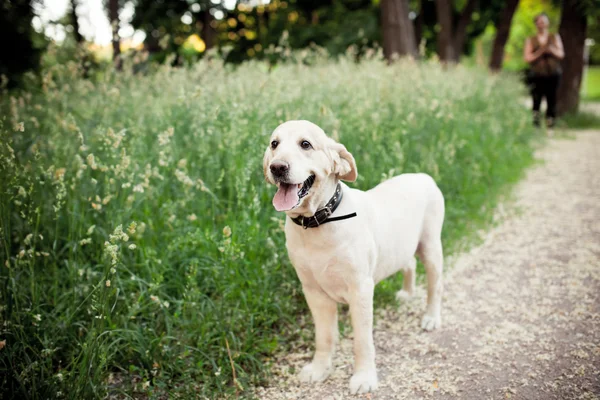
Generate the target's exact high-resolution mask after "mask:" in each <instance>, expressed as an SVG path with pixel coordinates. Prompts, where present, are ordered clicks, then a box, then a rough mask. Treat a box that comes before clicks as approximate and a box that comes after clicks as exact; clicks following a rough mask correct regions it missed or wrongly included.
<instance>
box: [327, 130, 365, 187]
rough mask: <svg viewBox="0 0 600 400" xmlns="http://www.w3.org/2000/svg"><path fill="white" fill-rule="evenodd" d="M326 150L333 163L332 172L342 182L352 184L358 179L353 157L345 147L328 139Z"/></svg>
mask: <svg viewBox="0 0 600 400" xmlns="http://www.w3.org/2000/svg"><path fill="white" fill-rule="evenodd" d="M328 150H329V156H330V158H331V160H332V163H333V172H334V173H335V174H336V175H337V176H338V178H340V179H342V180H344V181H348V182H354V181H355V180H356V178H357V177H358V170H357V169H356V162H355V161H354V157H353V156H352V154H350V152H349V151H348V150H347V149H346V146H344V145H343V144H341V143H337V142H336V141H334V140H333V139H330V141H329V146H328Z"/></svg>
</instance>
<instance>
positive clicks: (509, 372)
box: [257, 131, 600, 400]
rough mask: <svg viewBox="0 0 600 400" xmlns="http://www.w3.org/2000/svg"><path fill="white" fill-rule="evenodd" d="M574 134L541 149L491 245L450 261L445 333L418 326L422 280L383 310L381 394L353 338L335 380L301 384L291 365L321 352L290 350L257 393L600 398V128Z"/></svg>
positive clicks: (341, 349) (344, 344) (341, 352)
mask: <svg viewBox="0 0 600 400" xmlns="http://www.w3.org/2000/svg"><path fill="white" fill-rule="evenodd" d="M575 136H576V137H575V140H570V139H553V140H551V141H550V143H549V144H548V145H547V146H545V147H544V148H543V149H541V150H540V151H539V153H538V158H540V159H542V160H544V162H543V163H541V164H540V165H538V166H535V167H534V168H532V169H531V170H530V171H529V173H528V174H527V177H526V179H524V180H523V181H522V182H521V183H520V184H519V186H518V187H517V189H516V191H515V197H516V204H511V206H510V210H511V211H510V212H509V213H507V212H505V211H502V209H501V208H500V209H499V210H498V215H499V219H500V223H499V225H498V226H497V227H496V228H494V229H492V230H491V231H490V232H489V233H488V234H486V239H485V241H484V243H483V244H482V245H481V246H479V247H478V248H476V249H474V250H473V251H471V252H470V253H467V254H463V255H461V256H460V257H458V258H457V259H455V260H448V264H451V265H450V268H448V272H447V273H446V275H445V282H446V284H445V295H444V303H443V307H444V308H443V312H442V318H443V326H442V328H441V329H440V330H437V331H435V332H432V333H427V332H423V331H421V330H420V329H419V319H420V318H421V316H422V314H423V311H424V308H425V291H424V287H423V282H421V283H420V285H419V288H420V291H419V292H418V294H417V296H416V297H415V299H414V300H411V301H409V302H408V303H404V304H401V305H400V307H399V309H395V310H384V311H380V314H385V316H383V317H379V318H378V319H377V324H376V327H375V346H376V351H377V368H378V371H379V382H380V384H379V390H378V391H377V392H376V393H374V394H367V395H357V396H351V395H350V394H349V391H348V383H349V379H350V376H351V373H352V342H351V337H347V338H344V339H342V340H341V342H340V345H339V346H338V352H337V354H336V358H335V373H334V374H333V375H332V376H331V377H330V378H329V379H328V380H327V381H326V382H324V383H320V384H314V385H307V384H300V383H299V382H298V381H297V379H296V377H295V373H291V370H292V369H293V368H295V370H296V371H299V370H300V368H301V366H302V365H304V364H305V363H306V362H308V361H309V360H310V357H311V352H309V351H307V352H302V353H297V354H288V355H285V356H284V357H282V358H281V359H280V360H279V361H278V367H277V368H276V370H275V380H274V382H273V383H272V386H271V387H269V388H267V389H259V391H258V393H257V395H258V397H259V398H261V399H346V398H362V399H421V398H432V399H438V398H444V399H446V398H452V399H454V398H461V399H478V400H479V399H509V398H511V399H544V400H546V399H598V398H600V131H579V132H576V133H575ZM310 345H311V347H312V343H310ZM292 367H293V368H292Z"/></svg>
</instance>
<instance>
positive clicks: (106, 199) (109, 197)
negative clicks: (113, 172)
mask: <svg viewBox="0 0 600 400" xmlns="http://www.w3.org/2000/svg"><path fill="white" fill-rule="evenodd" d="M112 198H113V196H112V194H109V195H108V196H106V197H105V198H103V199H102V204H104V205H107V204H108V202H109V201H111V199H112Z"/></svg>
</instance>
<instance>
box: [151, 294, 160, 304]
mask: <svg viewBox="0 0 600 400" xmlns="http://www.w3.org/2000/svg"><path fill="white" fill-rule="evenodd" d="M150 300H152V301H153V302H155V303H157V304H160V299H159V298H158V297H157V296H155V295H151V296H150Z"/></svg>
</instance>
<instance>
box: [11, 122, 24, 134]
mask: <svg viewBox="0 0 600 400" xmlns="http://www.w3.org/2000/svg"><path fill="white" fill-rule="evenodd" d="M14 129H15V131H16V132H25V123H24V122H19V123H18V124H15V126H14Z"/></svg>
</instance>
